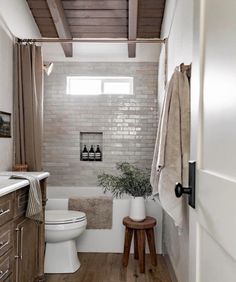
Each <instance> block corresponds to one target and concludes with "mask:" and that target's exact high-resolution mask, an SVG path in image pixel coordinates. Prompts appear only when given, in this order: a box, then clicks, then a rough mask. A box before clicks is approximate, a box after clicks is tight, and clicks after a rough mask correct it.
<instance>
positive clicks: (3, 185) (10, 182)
mask: <svg viewBox="0 0 236 282" xmlns="http://www.w3.org/2000/svg"><path fill="white" fill-rule="evenodd" d="M17 174H20V175H24V174H25V175H31V176H36V177H37V178H38V179H39V180H43V179H44V178H47V177H49V173H48V172H44V171H41V172H28V171H27V172H21V171H20V172H18V171H1V172H0V197H1V196H4V195H6V194H8V193H11V192H13V191H16V190H18V189H20V188H23V187H25V186H27V185H29V181H28V180H26V179H25V180H24V179H9V177H10V176H11V175H17Z"/></svg>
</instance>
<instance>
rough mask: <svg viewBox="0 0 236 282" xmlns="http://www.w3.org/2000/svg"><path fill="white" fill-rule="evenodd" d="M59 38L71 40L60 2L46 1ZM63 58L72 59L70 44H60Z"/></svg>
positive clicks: (57, 0) (59, 0) (56, 0)
mask: <svg viewBox="0 0 236 282" xmlns="http://www.w3.org/2000/svg"><path fill="white" fill-rule="evenodd" d="M47 4H48V8H49V10H50V13H51V15H52V19H53V22H54V24H55V27H56V30H57V33H58V36H59V38H72V35H71V32H70V29H69V25H68V22H67V19H66V16H65V12H64V9H63V6H62V2H61V0H47ZM61 46H62V48H63V50H64V53H65V56H66V57H72V56H73V54H72V53H73V52H72V43H62V44H61Z"/></svg>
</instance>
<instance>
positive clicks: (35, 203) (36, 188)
mask: <svg viewBox="0 0 236 282" xmlns="http://www.w3.org/2000/svg"><path fill="white" fill-rule="evenodd" d="M10 178H11V179H27V180H28V181H29V184H30V189H29V198H28V204H27V210H26V215H25V216H26V217H28V218H30V219H33V220H35V221H36V222H37V223H42V222H43V206H42V194H41V189H40V183H39V180H38V178H37V177H35V176H29V175H25V174H24V175H23V174H16V175H11V177H10Z"/></svg>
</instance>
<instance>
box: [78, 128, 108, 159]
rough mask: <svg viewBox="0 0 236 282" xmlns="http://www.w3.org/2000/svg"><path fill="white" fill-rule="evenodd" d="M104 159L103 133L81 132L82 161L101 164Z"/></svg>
mask: <svg viewBox="0 0 236 282" xmlns="http://www.w3.org/2000/svg"><path fill="white" fill-rule="evenodd" d="M102 158H103V133H102V132H80V160H81V161H89V162H92V161H95V162H101V161H102Z"/></svg>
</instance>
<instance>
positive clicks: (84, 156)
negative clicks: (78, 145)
mask: <svg viewBox="0 0 236 282" xmlns="http://www.w3.org/2000/svg"><path fill="white" fill-rule="evenodd" d="M88 159H89V152H88V149H87V147H86V145H84V149H83V151H82V161H88Z"/></svg>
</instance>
